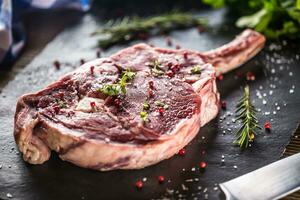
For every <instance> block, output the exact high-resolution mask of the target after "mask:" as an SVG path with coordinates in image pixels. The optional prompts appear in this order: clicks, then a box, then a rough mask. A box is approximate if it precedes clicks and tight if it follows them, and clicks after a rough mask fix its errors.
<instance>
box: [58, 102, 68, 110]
mask: <svg viewBox="0 0 300 200" xmlns="http://www.w3.org/2000/svg"><path fill="white" fill-rule="evenodd" d="M58 105H59V107H60V108H67V104H66V103H65V102H63V101H59V102H58Z"/></svg>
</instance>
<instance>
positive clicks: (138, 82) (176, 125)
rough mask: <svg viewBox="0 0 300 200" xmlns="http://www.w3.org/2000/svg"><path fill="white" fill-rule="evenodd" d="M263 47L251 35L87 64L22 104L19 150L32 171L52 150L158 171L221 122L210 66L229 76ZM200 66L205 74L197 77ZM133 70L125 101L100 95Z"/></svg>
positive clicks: (109, 165)
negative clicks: (208, 46)
mask: <svg viewBox="0 0 300 200" xmlns="http://www.w3.org/2000/svg"><path fill="white" fill-rule="evenodd" d="M264 41H265V39H264V37H263V36H262V35H260V34H258V33H256V32H254V31H251V30H246V31H244V32H243V33H242V34H241V35H240V36H238V37H237V38H236V39H235V40H234V41H233V42H231V43H229V44H227V45H225V46H224V47H220V48H218V49H216V51H209V52H204V53H199V52H195V51H189V50H170V49H162V48H153V47H150V46H148V45H146V44H138V45H134V46H132V47H129V48H126V49H124V50H121V51H120V52H118V53H116V54H115V55H112V56H110V57H109V58H102V59H97V60H95V61H91V62H88V63H86V64H84V65H83V66H81V67H80V68H78V69H77V70H75V71H74V72H71V73H69V74H67V75H65V76H64V77H63V78H61V79H60V80H59V81H57V82H55V83H53V84H51V85H49V86H48V87H46V88H45V89H43V90H41V91H39V92H37V93H33V94H27V95H23V96H22V97H20V99H19V101H18V104H17V109H16V114H15V131H14V135H15V140H16V143H17V145H18V147H19V149H20V151H21V152H22V153H23V158H24V160H26V161H27V162H29V163H32V164H41V163H43V162H45V161H47V160H48V159H49V157H50V153H51V151H52V150H53V151H56V152H57V153H58V154H59V156H60V158H61V159H63V160H66V161H69V162H72V163H74V164H76V165H78V166H81V167H86V168H92V169H97V170H112V169H137V168H143V167H145V166H148V165H152V164H155V163H157V162H159V161H161V160H164V159H167V158H169V157H171V156H173V155H174V154H176V153H177V152H178V151H179V150H180V149H181V148H183V147H184V146H186V145H187V144H188V143H189V142H190V141H191V140H192V139H193V138H194V137H195V136H196V134H197V133H198V131H199V129H200V127H201V126H203V125H205V124H206V123H207V122H209V121H210V120H211V119H213V118H214V117H215V116H216V115H217V113H218V108H219V106H218V105H219V94H218V92H217V88H216V82H215V73H216V72H215V68H213V66H212V65H211V64H210V63H213V64H215V65H216V69H217V73H221V72H227V71H229V70H231V69H233V68H236V67H237V66H239V65H241V64H242V63H244V62H245V61H246V60H247V59H249V58H251V57H252V56H254V55H255V54H256V53H257V52H258V51H259V50H260V49H261V48H262V47H263V44H264ZM236 56H240V58H239V59H238V58H236ZM230 58H231V59H230ZM221 63H223V65H224V68H222V66H221ZM156 65H158V66H156ZM156 67H158V70H159V74H160V75H158V74H156V73H155V70H157V69H156ZM195 67H197V68H200V69H201V73H198V72H197V73H193V68H195ZM154 68H155V70H154ZM128 69H129V70H131V71H132V72H135V77H134V78H133V79H132V80H130V81H129V82H128V83H127V85H126V94H120V95H118V96H113V97H112V96H106V95H105V94H103V93H101V92H99V90H98V89H99V88H102V87H103V86H104V85H108V84H116V82H117V81H118V80H119V79H120V77H121V76H122V71H124V70H128ZM150 83H151V84H150ZM145 102H147V104H149V108H147V109H144V107H143V105H144V104H145ZM142 111H143V112H146V113H147V119H146V121H145V119H144V120H143V119H142V117H141V116H140V115H141V112H142Z"/></svg>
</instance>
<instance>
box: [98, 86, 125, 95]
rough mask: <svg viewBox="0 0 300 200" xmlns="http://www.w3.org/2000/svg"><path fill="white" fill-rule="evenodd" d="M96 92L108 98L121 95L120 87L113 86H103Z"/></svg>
mask: <svg viewBox="0 0 300 200" xmlns="http://www.w3.org/2000/svg"><path fill="white" fill-rule="evenodd" d="M98 91H99V92H102V93H104V94H106V95H108V96H116V95H119V94H120V93H121V92H120V86H119V85H115V84H108V85H104V86H103V87H102V88H100V89H98Z"/></svg>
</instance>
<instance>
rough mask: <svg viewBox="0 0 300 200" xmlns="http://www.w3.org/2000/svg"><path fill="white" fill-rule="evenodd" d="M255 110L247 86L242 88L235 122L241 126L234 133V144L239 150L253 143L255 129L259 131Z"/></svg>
mask: <svg viewBox="0 0 300 200" xmlns="http://www.w3.org/2000/svg"><path fill="white" fill-rule="evenodd" d="M256 112H257V111H256V109H255V107H254V106H253V105H252V103H251V100H250V92H249V86H248V85H247V86H246V87H245V88H244V94H243V97H242V98H241V99H240V100H239V102H238V104H237V110H236V114H237V120H241V121H242V126H241V127H240V129H239V130H238V131H237V133H236V136H237V138H236V140H235V141H234V143H236V144H238V145H239V146H240V148H247V147H248V146H249V143H251V142H253V141H254V139H255V136H256V129H260V127H259V125H258V120H257V118H256V116H255V114H256Z"/></svg>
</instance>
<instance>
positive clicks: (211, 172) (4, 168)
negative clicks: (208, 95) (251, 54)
mask: <svg viewBox="0 0 300 200" xmlns="http://www.w3.org/2000/svg"><path fill="white" fill-rule="evenodd" d="M205 15H208V17H209V19H210V20H211V21H212V24H213V26H214V28H213V29H212V30H209V31H207V32H206V33H203V34H200V35H199V34H198V32H197V31H196V29H189V30H185V31H175V32H173V33H172V34H171V37H172V38H173V39H174V43H178V44H180V45H181V46H182V47H183V48H190V49H194V50H200V51H203V50H208V49H212V48H215V47H218V46H220V45H222V44H224V43H226V42H228V41H230V40H231V39H232V38H233V37H234V35H235V34H236V33H237V31H236V30H229V28H228V26H226V25H224V21H223V20H224V12H222V11H221V12H207V13H205ZM97 23H99V21H98V22H97ZM95 28H96V21H95V18H94V17H93V16H92V15H86V16H84V17H83V19H82V20H81V21H79V22H78V23H74V24H73V25H72V26H71V27H67V28H66V29H65V30H64V31H63V32H62V33H61V34H59V35H58V36H57V37H56V38H55V39H54V40H53V41H52V42H51V43H49V44H48V45H47V47H46V48H45V49H44V50H43V51H42V52H41V53H40V54H39V55H38V56H37V57H36V58H35V59H34V60H33V61H32V62H31V63H30V64H29V65H28V66H26V67H25V68H24V69H23V70H21V71H20V72H19V73H18V74H17V75H16V76H15V78H14V79H13V80H11V81H10V82H9V83H8V84H7V85H6V86H5V87H4V88H3V89H2V92H1V94H0V166H1V167H0V199H9V198H8V197H7V194H8V193H9V194H11V195H12V196H13V199H22V200H23V199H24V200H32V199H49V200H50V199H74V200H75V199H156V198H162V197H168V198H173V199H180V198H186V199H193V198H194V197H197V198H198V199H203V198H208V199H220V198H221V199H222V196H221V195H220V193H221V192H220V191H219V189H218V188H217V187H216V184H218V183H220V182H223V181H227V180H230V179H232V178H235V177H237V176H240V175H242V174H245V173H247V172H250V171H252V170H255V169H257V168H259V167H262V166H264V165H266V164H269V163H272V162H274V161H276V160H278V159H279V158H280V156H281V153H282V151H283V149H284V147H285V145H286V144H287V143H288V141H289V138H290V136H291V134H292V131H293V130H294V129H295V127H296V124H297V123H298V122H299V121H300V120H299V112H300V95H299V87H300V85H299V83H300V79H299V75H300V68H299V64H300V61H299V56H300V48H299V46H298V47H297V42H286V41H279V42H276V43H269V44H268V45H267V46H266V48H265V49H264V50H263V52H261V53H260V54H259V55H258V56H256V57H255V58H254V59H252V60H251V61H250V62H248V63H247V64H245V65H244V66H242V67H241V68H240V69H238V70H236V71H234V72H232V73H230V74H226V75H225V77H224V80H222V81H219V82H218V88H219V90H220V93H221V97H222V99H223V100H226V102H227V110H226V111H224V110H221V111H220V114H219V116H218V117H217V118H216V119H215V120H213V121H212V122H210V123H209V124H208V125H206V126H205V127H203V128H202V130H201V131H200V133H199V134H198V136H197V137H196V138H195V139H194V140H193V141H192V143H191V144H190V145H188V146H187V148H186V156H184V157H180V156H178V155H175V156H174V157H173V158H171V159H169V160H165V161H163V162H161V163H159V164H157V165H154V166H150V167H147V168H145V169H142V170H128V171H121V170H118V171H111V172H98V171H92V170H87V169H82V168H79V167H76V166H74V165H72V164H69V163H67V162H63V161H61V160H60V159H59V158H58V157H57V156H56V154H55V153H53V154H52V157H51V159H50V160H49V161H48V162H46V163H45V164H43V165H37V166H33V165H29V164H27V163H25V162H24V161H23V160H22V157H21V155H20V154H19V153H18V151H17V150H16V146H15V143H14V139H13V115H14V110H15V104H16V100H17V98H18V97H19V96H20V95H22V94H24V93H28V92H33V91H37V90H38V89H41V88H43V87H45V86H46V85H47V84H49V83H51V82H52V81H55V80H56V79H58V77H60V76H61V75H63V74H64V73H66V72H69V71H71V70H73V69H74V67H73V66H78V65H79V60H80V59H81V58H84V59H85V60H92V59H94V58H95V55H96V53H95V48H96V47H95V46H94V45H95V40H96V38H93V37H90V33H91V32H92V31H94V30H95ZM149 42H150V43H152V44H155V45H157V46H160V47H165V46H166V43H165V40H164V38H163V37H154V38H152V39H150V41H149ZM135 43H136V42H135ZM126 46H128V45H122V46H115V47H113V48H111V49H109V50H107V51H105V52H104V53H103V56H106V55H110V54H112V53H113V52H116V51H118V50H119V49H121V48H123V47H126ZM56 59H58V60H60V61H62V62H63V63H65V64H64V65H63V66H62V67H61V70H59V71H58V70H56V69H55V68H54V67H53V66H52V62H53V60H56ZM248 71H251V72H253V73H254V74H255V76H256V80H255V81H250V82H249V85H250V88H251V96H252V99H253V101H254V105H255V106H256V107H257V108H258V109H260V110H261V112H260V113H259V114H258V118H259V120H260V124H261V125H262V126H263V124H264V122H265V121H269V120H271V127H272V131H271V132H270V133H265V131H264V130H263V131H261V134H260V135H259V136H258V137H257V139H256V142H255V143H254V144H253V145H252V147H251V148H249V149H247V150H245V151H241V150H240V149H239V148H238V147H236V146H234V145H233V144H232V141H233V139H234V134H230V132H231V131H229V130H228V128H229V129H231V130H232V132H234V131H235V130H236V128H235V126H236V125H237V124H238V123H237V122H235V123H234V122H233V121H232V119H233V118H234V116H232V114H231V113H232V112H233V110H234V106H235V104H236V102H237V100H238V98H239V97H240V96H241V94H242V92H241V87H242V86H243V85H245V83H246V81H245V80H246V79H245V76H242V77H239V78H237V77H236V76H235V74H236V73H237V72H241V73H246V72H248ZM264 100H265V101H266V104H264V102H265V101H264ZM275 112H276V113H275ZM224 116H226V117H225V119H224ZM224 131H225V132H224ZM222 156H224V159H225V162H224V163H223V164H222V162H221V160H222ZM200 161H206V162H207V164H208V167H207V169H206V172H205V173H203V174H201V173H200V172H199V167H198V164H199V162H200ZM158 175H163V176H165V178H166V179H167V181H166V182H165V183H164V184H158V181H157V176H158ZM143 178H146V179H147V180H146V181H145V182H144V187H143V189H142V190H140V191H137V190H136V188H135V186H134V184H135V182H136V181H137V180H140V179H143ZM266 178H267V177H266ZM191 181H192V182H191ZM253 187H259V185H257V186H253ZM245 192H247V191H245ZM8 196H9V195H8Z"/></svg>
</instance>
